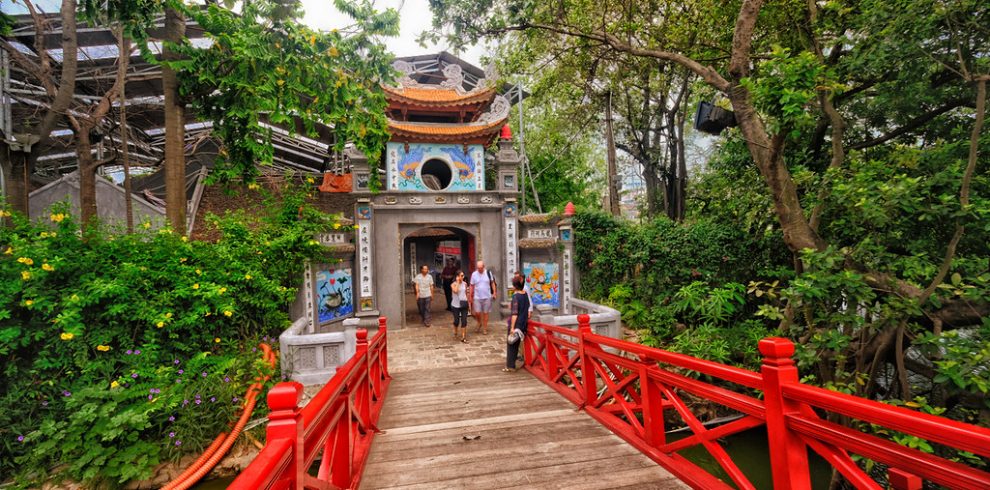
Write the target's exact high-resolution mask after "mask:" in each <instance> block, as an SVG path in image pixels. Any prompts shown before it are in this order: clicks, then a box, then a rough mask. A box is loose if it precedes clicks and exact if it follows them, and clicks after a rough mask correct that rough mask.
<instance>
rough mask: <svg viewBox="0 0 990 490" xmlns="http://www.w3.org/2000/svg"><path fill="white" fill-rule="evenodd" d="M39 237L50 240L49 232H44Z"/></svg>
mask: <svg viewBox="0 0 990 490" xmlns="http://www.w3.org/2000/svg"><path fill="white" fill-rule="evenodd" d="M38 236H39V237H41V238H48V232H47V231H43V232H41V233H39V234H38Z"/></svg>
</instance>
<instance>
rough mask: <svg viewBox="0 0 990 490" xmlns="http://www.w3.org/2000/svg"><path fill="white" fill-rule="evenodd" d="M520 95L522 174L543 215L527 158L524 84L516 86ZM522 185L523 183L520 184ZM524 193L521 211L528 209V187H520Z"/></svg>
mask: <svg viewBox="0 0 990 490" xmlns="http://www.w3.org/2000/svg"><path fill="white" fill-rule="evenodd" d="M516 89H517V92H518V94H519V154H520V155H521V156H522V172H523V176H524V177H526V180H528V181H529V185H530V188H531V189H533V202H534V203H535V204H536V212H538V213H543V206H541V205H540V194H539V193H538V192H536V180H534V179H533V170H532V169H531V168H530V167H529V158H527V157H526V128H525V125H524V124H523V89H522V83H518V84H516ZM520 183H522V182H520ZM519 190H520V191H522V203H521V204H520V208H519V209H520V210H523V209H525V208H526V185H525V184H523V185H520V186H519Z"/></svg>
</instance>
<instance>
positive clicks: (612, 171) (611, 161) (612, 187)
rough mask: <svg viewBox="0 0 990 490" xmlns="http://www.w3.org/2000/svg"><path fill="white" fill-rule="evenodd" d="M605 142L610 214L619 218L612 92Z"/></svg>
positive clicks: (607, 114) (609, 97) (606, 110)
mask: <svg viewBox="0 0 990 490" xmlns="http://www.w3.org/2000/svg"><path fill="white" fill-rule="evenodd" d="M605 141H606V144H607V145H608V146H607V152H608V153H607V155H606V158H607V160H608V178H607V179H606V182H608V195H607V198H608V212H609V214H611V215H612V216H619V215H621V214H622V213H621V212H620V211H619V195H618V194H619V192H618V186H617V185H616V182H615V180H616V178H617V177H618V173H619V172H618V169H617V167H616V164H615V136H614V133H613V132H612V92H611V91H610V92H609V93H608V103H607V104H606V105H605Z"/></svg>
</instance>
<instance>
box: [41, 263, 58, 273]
mask: <svg viewBox="0 0 990 490" xmlns="http://www.w3.org/2000/svg"><path fill="white" fill-rule="evenodd" d="M41 268H42V269H44V270H46V271H48V272H51V271H53V270H55V268H54V267H52V266H51V265H50V264H49V263H48V262H45V263H44V264H41Z"/></svg>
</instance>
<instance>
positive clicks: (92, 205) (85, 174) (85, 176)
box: [76, 125, 97, 231]
mask: <svg viewBox="0 0 990 490" xmlns="http://www.w3.org/2000/svg"><path fill="white" fill-rule="evenodd" d="M89 131H90V128H89V127H88V125H83V126H82V127H81V128H80V131H79V132H78V133H77V134H76V158H78V160H79V221H80V222H81V223H82V227H83V231H87V230H89V228H90V226H92V225H93V223H94V221H95V218H96V216H97V215H96V162H94V160H93V151H92V150H93V145H92V143H91V142H90V139H89Z"/></svg>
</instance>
